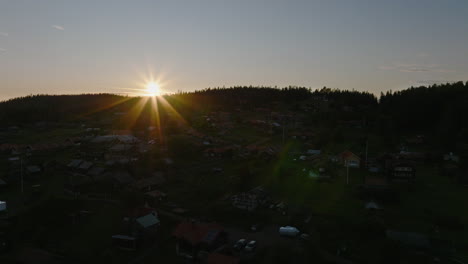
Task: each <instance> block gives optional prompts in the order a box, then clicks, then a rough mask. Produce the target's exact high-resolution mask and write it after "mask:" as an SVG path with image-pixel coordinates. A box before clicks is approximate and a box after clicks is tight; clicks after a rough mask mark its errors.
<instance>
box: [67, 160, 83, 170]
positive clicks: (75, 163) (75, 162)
mask: <svg viewBox="0 0 468 264" xmlns="http://www.w3.org/2000/svg"><path fill="white" fill-rule="evenodd" d="M82 162H83V160H80V159H74V160H72V161H70V163H68V164H67V167H69V168H71V169H77V168H78V167H79V166H80V164H81V163H82Z"/></svg>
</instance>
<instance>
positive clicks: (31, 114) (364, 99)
mask: <svg viewBox="0 0 468 264" xmlns="http://www.w3.org/2000/svg"><path fill="white" fill-rule="evenodd" d="M163 98H164V100H162V99H158V102H159V103H158V105H159V110H160V113H162V114H164V112H165V111H166V110H167V108H166V107H161V105H164V104H165V102H167V104H170V105H171V106H172V108H173V109H175V110H176V111H177V112H178V113H180V114H181V115H182V116H184V117H186V116H190V115H193V114H194V113H195V114H197V113H198V114H201V113H206V112H210V111H234V110H238V109H242V110H247V111H255V109H256V108H259V107H263V108H267V109H272V110H274V111H283V110H287V111H303V108H302V106H303V103H304V102H312V103H313V102H315V101H317V100H322V101H327V102H329V104H330V106H331V108H330V111H331V114H327V115H324V116H325V118H322V120H328V121H329V120H330V119H331V120H346V119H348V120H349V119H365V120H367V121H370V122H368V123H369V124H371V127H370V129H375V130H377V131H378V132H379V133H384V134H385V133H388V134H402V133H403V134H404V133H407V132H411V133H417V132H421V133H428V134H435V135H437V136H438V137H439V138H442V139H447V140H446V141H447V142H444V144H449V143H448V142H451V143H450V144H454V142H458V141H463V140H464V139H466V138H468V132H467V131H468V115H466V113H468V83H463V82H457V83H451V84H442V85H433V86H429V87H425V86H421V87H410V88H409V89H406V90H402V91H398V92H392V91H389V92H386V93H382V94H381V96H380V98H379V99H378V98H377V97H376V96H374V95H373V94H371V93H369V92H359V91H349V90H338V89H330V88H326V87H324V88H322V89H318V90H312V89H309V88H305V87H286V88H276V87H253V86H242V87H241V86H239V87H231V88H209V89H204V90H200V91H195V92H179V93H176V94H173V95H166V96H164V97H163ZM314 100H315V101H314ZM141 102H142V98H138V97H125V96H120V95H114V94H83V95H35V96H27V97H22V98H16V99H12V100H8V101H5V102H1V103H0V121H1V124H2V125H3V126H6V125H21V124H25V123H29V122H38V121H46V122H62V121H77V120H83V119H84V120H86V119H89V118H91V117H92V116H95V115H100V116H103V115H106V113H109V112H113V113H115V112H119V111H121V112H129V111H136V110H135V109H137V108H139V109H138V111H139V113H138V114H139V115H141V116H142V119H143V120H144V119H145V118H151V116H153V115H152V113H151V112H152V109H153V108H154V106H151V104H152V103H151V100H145V102H146V103H145V104H143V103H141ZM153 110H154V109H153ZM303 114H305V115H310V116H320V113H318V114H317V113H310V114H309V113H308V112H303ZM317 120H320V119H315V121H314V122H316V121H317ZM329 124H330V125H334V124H336V123H334V122H330V123H329ZM442 141H445V140H442Z"/></svg>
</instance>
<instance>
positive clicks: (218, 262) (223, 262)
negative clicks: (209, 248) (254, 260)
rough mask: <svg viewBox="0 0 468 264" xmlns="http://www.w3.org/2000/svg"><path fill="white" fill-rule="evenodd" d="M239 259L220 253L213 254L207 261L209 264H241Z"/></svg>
mask: <svg viewBox="0 0 468 264" xmlns="http://www.w3.org/2000/svg"><path fill="white" fill-rule="evenodd" d="M239 261H240V260H239V258H237V257H234V256H227V255H223V254H219V253H211V254H209V255H208V258H207V259H206V263H207V264H237V263H239Z"/></svg>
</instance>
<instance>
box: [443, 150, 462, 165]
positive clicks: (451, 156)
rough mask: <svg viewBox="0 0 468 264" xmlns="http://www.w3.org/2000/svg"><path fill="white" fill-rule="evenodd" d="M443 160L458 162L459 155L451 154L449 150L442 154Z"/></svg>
mask: <svg viewBox="0 0 468 264" xmlns="http://www.w3.org/2000/svg"><path fill="white" fill-rule="evenodd" d="M444 161H449V162H450V161H451V162H456V163H458V162H459V161H460V157H459V156H457V155H455V154H453V152H450V153H448V154H445V155H444Z"/></svg>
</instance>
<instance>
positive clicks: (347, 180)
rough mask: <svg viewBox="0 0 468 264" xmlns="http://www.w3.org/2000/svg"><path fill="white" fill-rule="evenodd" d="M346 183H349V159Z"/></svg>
mask: <svg viewBox="0 0 468 264" xmlns="http://www.w3.org/2000/svg"><path fill="white" fill-rule="evenodd" d="M346 184H349V165H348V161H346Z"/></svg>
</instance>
